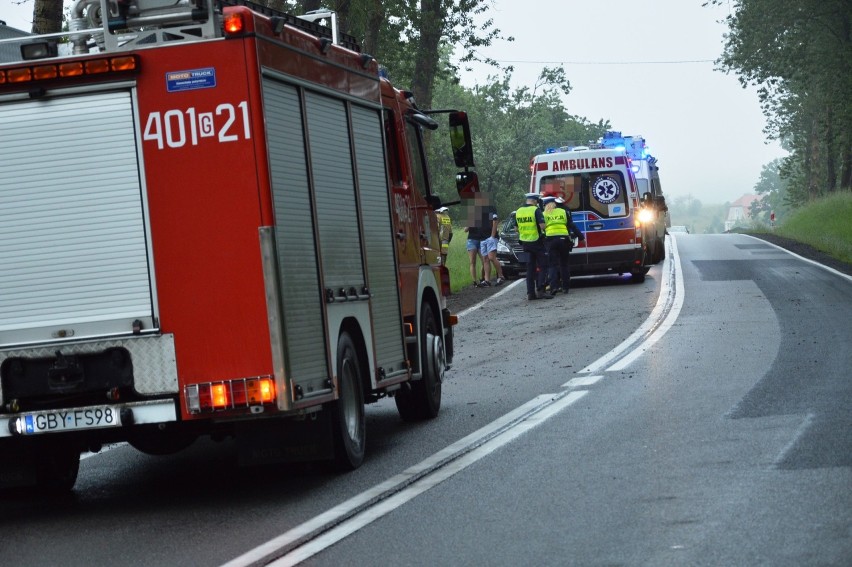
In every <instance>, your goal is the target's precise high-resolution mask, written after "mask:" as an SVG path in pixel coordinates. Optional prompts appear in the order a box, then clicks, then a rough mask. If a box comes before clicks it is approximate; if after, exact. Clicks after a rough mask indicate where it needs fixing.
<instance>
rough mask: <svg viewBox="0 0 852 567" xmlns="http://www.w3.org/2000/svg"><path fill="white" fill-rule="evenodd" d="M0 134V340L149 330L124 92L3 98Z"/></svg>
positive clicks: (135, 168)
mask: <svg viewBox="0 0 852 567" xmlns="http://www.w3.org/2000/svg"><path fill="white" fill-rule="evenodd" d="M20 122H24V123H25V124H26V126H25V127H24V126H23V125H21V124H18V126H16V125H15V124H16V123H20ZM0 130H2V135H0V155H2V156H3V159H2V161H0V179H2V182H0V241H1V242H0V266H2V268H0V290H2V292H0V293H2V301H0V345H2V344H9V343H10V342H30V341H44V340H50V339H51V334H52V333H55V332H56V329H57V328H60V329H61V330H62V332H63V333H66V334H67V333H71V332H73V336H74V337H75V338H81V337H84V336H87V335H102V334H113V333H114V334H120V333H130V332H131V331H132V328H133V321H134V320H137V319H138V320H140V321H141V322H142V323H143V325H142V327H143V328H145V329H150V328H151V327H152V326H153V311H152V310H153V302H152V291H151V284H150V276H151V272H150V270H149V263H148V257H149V255H148V251H147V246H146V234H145V222H144V216H143V196H142V190H141V183H140V178H141V177H140V172H139V165H138V157H137V148H136V136H135V133H134V118H133V110H132V102H131V96H130V93H129V92H128V91H120V92H109V93H90V94H85V95H78V96H67V97H58V98H47V99H40V100H29V101H22V102H19V103H7V104H4V105H3V106H2V108H0ZM57 156H62V157H61V158H57Z"/></svg>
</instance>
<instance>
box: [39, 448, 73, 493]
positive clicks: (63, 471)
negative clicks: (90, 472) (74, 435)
mask: <svg viewBox="0 0 852 567" xmlns="http://www.w3.org/2000/svg"><path fill="white" fill-rule="evenodd" d="M79 471H80V451H79V449H77V448H76V447H75V446H74V445H73V444H72V446H70V447H68V446H62V445H60V444H58V443H57V444H52V445H50V446H49V447H47V448H45V449H44V450H42V451H41V452H40V453H39V455H38V456H37V457H36V485H37V486H38V488H39V489H41V490H44V491H45V492H50V493H57V494H58V493H64V492H69V491H70V490H71V489H72V488H74V484H75V483H76V482H77V473H78V472H79Z"/></svg>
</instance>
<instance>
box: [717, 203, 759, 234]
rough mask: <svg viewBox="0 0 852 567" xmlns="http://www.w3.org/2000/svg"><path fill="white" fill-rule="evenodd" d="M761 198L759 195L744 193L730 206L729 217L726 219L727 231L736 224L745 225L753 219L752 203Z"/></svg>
mask: <svg viewBox="0 0 852 567" xmlns="http://www.w3.org/2000/svg"><path fill="white" fill-rule="evenodd" d="M758 200H760V196H759V195H743V196H742V197H740V198H739V199H737V200H736V201H734V202H733V203H731V206H730V207H728V217H727V218H726V219H725V231H726V232H727V231H729V230H731V229H732V228H734V227H735V226H744V225H746V224H748V221H749V220H751V215H750V214H749V211H751V204H752V203H754V202H755V201H758Z"/></svg>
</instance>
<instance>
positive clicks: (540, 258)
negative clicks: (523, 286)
mask: <svg viewBox="0 0 852 567" xmlns="http://www.w3.org/2000/svg"><path fill="white" fill-rule="evenodd" d="M521 247H522V248H523V249H524V252H526V253H527V295H535V292H536V290H537V289H544V274H545V272H546V271H547V250H545V248H544V243H543V242H542V241H541V240H536V241H535V242H521Z"/></svg>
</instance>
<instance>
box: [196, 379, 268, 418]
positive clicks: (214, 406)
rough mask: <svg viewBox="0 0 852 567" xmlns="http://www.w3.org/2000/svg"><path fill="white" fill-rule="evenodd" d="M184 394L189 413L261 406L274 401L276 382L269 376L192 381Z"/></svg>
mask: <svg viewBox="0 0 852 567" xmlns="http://www.w3.org/2000/svg"><path fill="white" fill-rule="evenodd" d="M185 393H186V406H187V410H188V411H189V413H205V412H214V411H224V410H231V409H239V408H251V407H258V408H260V407H261V406H264V405H269V404H272V403H274V402H275V382H274V380H273V379H272V378H271V377H258V378H237V379H235V380H224V381H222V382H207V383H204V384H192V385H190V386H187V387H186V388H185Z"/></svg>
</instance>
